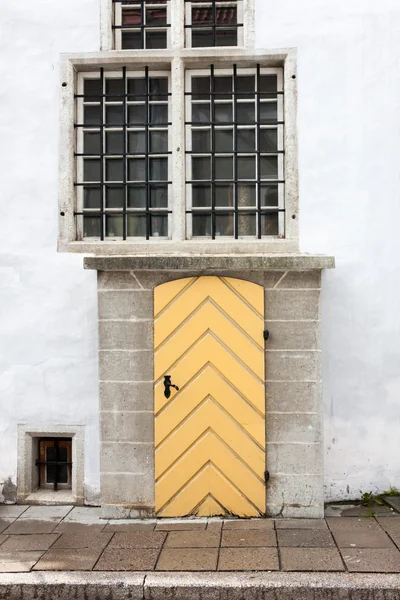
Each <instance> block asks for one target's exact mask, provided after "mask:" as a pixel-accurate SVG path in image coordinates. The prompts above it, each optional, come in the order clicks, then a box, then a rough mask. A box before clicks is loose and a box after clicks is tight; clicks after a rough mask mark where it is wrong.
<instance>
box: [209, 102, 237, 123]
mask: <svg viewBox="0 0 400 600" xmlns="http://www.w3.org/2000/svg"><path fill="white" fill-rule="evenodd" d="M214 109H215V122H216V123H232V121H233V116H232V115H233V113H232V104H216V105H215V107H214Z"/></svg>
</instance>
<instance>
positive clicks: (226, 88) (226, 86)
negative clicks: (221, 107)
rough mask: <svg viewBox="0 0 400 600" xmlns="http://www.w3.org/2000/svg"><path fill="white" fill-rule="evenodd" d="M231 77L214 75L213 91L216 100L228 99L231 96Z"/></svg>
mask: <svg viewBox="0 0 400 600" xmlns="http://www.w3.org/2000/svg"><path fill="white" fill-rule="evenodd" d="M232 86H233V84H232V77H215V79H214V91H215V94H216V95H215V99H216V100H230V99H231V98H232V90H233V87H232Z"/></svg>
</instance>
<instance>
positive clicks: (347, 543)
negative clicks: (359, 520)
mask: <svg viewBox="0 0 400 600" xmlns="http://www.w3.org/2000/svg"><path fill="white" fill-rule="evenodd" d="M333 536H334V538H335V541H336V543H337V545H338V546H339V548H393V547H394V546H393V542H392V541H391V540H390V538H389V537H388V535H387V534H386V533H385V532H384V531H382V530H380V531H375V530H374V529H366V530H360V529H350V530H349V531H346V530H345V529H339V530H338V531H336V532H334V533H333Z"/></svg>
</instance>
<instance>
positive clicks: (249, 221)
mask: <svg viewBox="0 0 400 600" xmlns="http://www.w3.org/2000/svg"><path fill="white" fill-rule="evenodd" d="M256 233H257V222H256V215H241V214H240V213H239V216H238V235H253V236H254V235H256Z"/></svg>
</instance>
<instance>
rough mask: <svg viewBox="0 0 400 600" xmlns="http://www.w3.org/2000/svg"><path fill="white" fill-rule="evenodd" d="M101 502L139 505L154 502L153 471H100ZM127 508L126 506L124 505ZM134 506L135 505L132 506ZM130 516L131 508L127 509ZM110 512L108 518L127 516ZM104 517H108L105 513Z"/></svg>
mask: <svg viewBox="0 0 400 600" xmlns="http://www.w3.org/2000/svg"><path fill="white" fill-rule="evenodd" d="M100 482H101V503H102V505H103V504H124V503H127V504H129V505H134V504H135V505H139V504H145V505H147V504H152V503H154V476H153V475H152V473H150V472H149V473H140V474H135V473H116V474H115V473H100ZM124 508H125V507H124ZM132 508H133V506H132ZM126 510H127V511H128V513H129V514H128V516H129V515H130V512H131V509H129V508H128V509H126ZM116 512H117V513H118V515H116V514H115V513H113V514H111V512H109V513H108V516H107V518H123V517H124V516H126V511H125V513H124V515H122V514H119V511H116ZM103 518H106V517H105V515H104V513H103Z"/></svg>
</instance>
